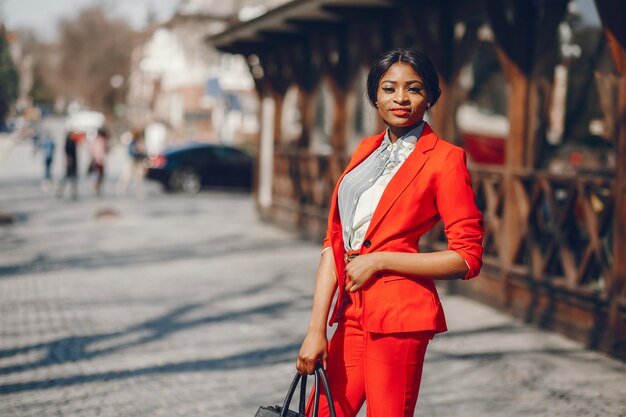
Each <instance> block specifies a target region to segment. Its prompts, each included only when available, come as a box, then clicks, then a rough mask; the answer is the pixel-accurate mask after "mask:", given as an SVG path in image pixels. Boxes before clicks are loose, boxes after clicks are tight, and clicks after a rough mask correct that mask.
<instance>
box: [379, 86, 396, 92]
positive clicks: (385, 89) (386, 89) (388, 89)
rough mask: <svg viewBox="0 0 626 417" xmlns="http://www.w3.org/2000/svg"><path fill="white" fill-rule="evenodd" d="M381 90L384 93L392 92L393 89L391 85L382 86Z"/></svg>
mask: <svg viewBox="0 0 626 417" xmlns="http://www.w3.org/2000/svg"><path fill="white" fill-rule="evenodd" d="M382 90H383V91H384V92H385V93H393V91H394V90H393V88H392V87H383V88H382Z"/></svg>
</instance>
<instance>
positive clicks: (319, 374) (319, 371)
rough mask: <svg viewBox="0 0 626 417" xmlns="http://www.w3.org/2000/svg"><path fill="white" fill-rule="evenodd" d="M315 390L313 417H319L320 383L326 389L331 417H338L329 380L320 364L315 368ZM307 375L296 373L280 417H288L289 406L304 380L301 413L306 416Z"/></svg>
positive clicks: (301, 391) (301, 390)
mask: <svg viewBox="0 0 626 417" xmlns="http://www.w3.org/2000/svg"><path fill="white" fill-rule="evenodd" d="M314 376H315V390H314V394H313V395H314V397H313V415H312V416H313V417H317V415H318V411H319V400H320V381H321V382H322V385H323V387H324V393H325V394H326V400H327V401H328V408H329V410H330V417H336V413H335V404H334V403H333V398H332V395H331V394H330V386H329V385H328V379H327V378H326V372H324V368H322V366H321V365H320V364H317V365H316V367H315V373H314ZM306 378H307V376H306V375H300V374H299V373H296V375H295V376H294V377H293V380H292V381H291V385H290V386H289V390H288V391H287V396H286V397H285V401H284V402H283V408H282V409H281V410H280V417H287V412H288V410H289V404H291V399H292V398H293V394H294V392H295V391H296V388H297V386H298V382H300V380H301V379H302V382H301V383H300V404H299V412H300V414H302V415H304V411H305V410H304V409H305V402H306V400H305V398H306Z"/></svg>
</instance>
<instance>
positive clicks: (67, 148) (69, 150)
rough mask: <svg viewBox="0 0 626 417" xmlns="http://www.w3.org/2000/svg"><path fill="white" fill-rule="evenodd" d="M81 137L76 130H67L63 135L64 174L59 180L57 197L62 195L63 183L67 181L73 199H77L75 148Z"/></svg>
mask: <svg viewBox="0 0 626 417" xmlns="http://www.w3.org/2000/svg"><path fill="white" fill-rule="evenodd" d="M80 140H81V137H80V134H79V133H77V132H72V131H70V132H68V133H67V136H66V137H65V145H64V146H63V151H64V154H65V176H64V177H63V179H61V181H60V182H59V187H58V188H57V197H59V198H60V197H63V194H64V192H65V185H66V184H67V183H68V182H69V183H70V188H71V196H72V199H73V200H76V199H78V158H77V148H78V143H79V142H80Z"/></svg>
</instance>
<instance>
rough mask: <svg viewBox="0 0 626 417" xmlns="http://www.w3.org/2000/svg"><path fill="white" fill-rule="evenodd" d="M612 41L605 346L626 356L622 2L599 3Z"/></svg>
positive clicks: (625, 35) (625, 12) (625, 17)
mask: <svg viewBox="0 0 626 417" xmlns="http://www.w3.org/2000/svg"><path fill="white" fill-rule="evenodd" d="M596 6H597V8H598V12H599V14H600V17H601V19H602V23H603V25H604V29H605V34H606V36H607V38H608V40H609V46H610V49H611V55H612V57H613V61H614V62H615V66H616V68H617V70H618V72H619V73H620V80H619V94H618V96H619V98H618V104H617V105H618V111H617V114H618V117H617V120H616V122H617V126H616V128H617V135H616V141H615V151H616V157H617V158H616V168H615V170H616V172H615V189H614V193H615V210H614V214H613V270H612V275H613V276H612V282H611V283H610V287H609V319H608V321H609V323H608V326H607V327H608V337H607V341H606V345H607V346H605V347H606V348H607V349H608V350H609V351H610V352H613V353H614V354H616V355H618V356H620V357H625V356H626V320H625V318H626V317H625V316H626V314H624V310H626V256H624V254H626V31H624V24H625V22H626V9H624V3H623V1H620V0H596Z"/></svg>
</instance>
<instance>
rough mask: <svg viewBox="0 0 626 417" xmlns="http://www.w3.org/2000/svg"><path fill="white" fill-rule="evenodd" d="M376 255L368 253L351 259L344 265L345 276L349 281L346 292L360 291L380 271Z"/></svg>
mask: <svg viewBox="0 0 626 417" xmlns="http://www.w3.org/2000/svg"><path fill="white" fill-rule="evenodd" d="M378 255H379V254H378V253H368V254H366V255H359V256H356V257H354V258H352V260H351V261H350V262H349V263H348V264H347V265H346V276H347V278H348V280H349V281H348V284H347V285H346V291H349V292H356V291H358V290H360V289H361V288H363V287H364V286H365V284H367V282H368V281H369V280H370V279H372V277H373V276H374V275H376V273H377V272H379V271H380V270H381V268H382V267H381V264H380V259H379V256H378Z"/></svg>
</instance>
